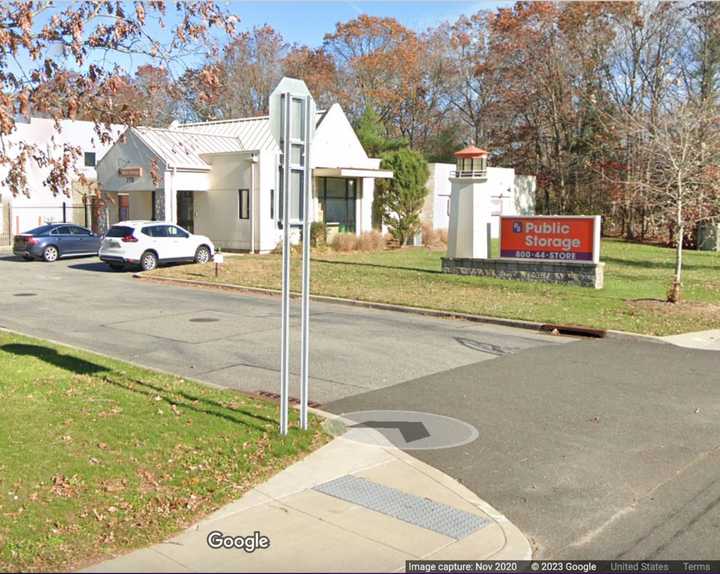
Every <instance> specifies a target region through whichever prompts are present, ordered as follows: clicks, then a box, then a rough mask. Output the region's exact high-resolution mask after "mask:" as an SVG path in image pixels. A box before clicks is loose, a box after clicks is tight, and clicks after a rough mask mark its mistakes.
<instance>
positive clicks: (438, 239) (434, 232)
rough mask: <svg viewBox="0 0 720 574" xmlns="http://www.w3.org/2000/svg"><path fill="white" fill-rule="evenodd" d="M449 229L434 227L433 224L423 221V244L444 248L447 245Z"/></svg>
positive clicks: (430, 247) (429, 246)
mask: <svg viewBox="0 0 720 574" xmlns="http://www.w3.org/2000/svg"><path fill="white" fill-rule="evenodd" d="M447 238H448V233H447V229H433V226H432V224H430V223H423V226H422V244H423V245H424V246H425V247H428V248H429V249H442V248H443V247H446V246H447Z"/></svg>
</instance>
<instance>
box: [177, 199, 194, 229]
mask: <svg viewBox="0 0 720 574" xmlns="http://www.w3.org/2000/svg"><path fill="white" fill-rule="evenodd" d="M194 211H195V209H194V206H193V192H192V191H187V190H180V191H178V192H177V224H178V225H179V226H180V227H182V228H183V229H187V230H188V231H189V232H190V233H195V230H194V223H195V218H194V217H193V215H194Z"/></svg>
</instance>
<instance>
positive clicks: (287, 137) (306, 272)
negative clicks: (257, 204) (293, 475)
mask: <svg viewBox="0 0 720 574" xmlns="http://www.w3.org/2000/svg"><path fill="white" fill-rule="evenodd" d="M314 128H315V103H314V101H313V99H312V96H311V95H310V92H309V90H308V89H307V86H306V85H305V83H304V82H302V81H301V80H295V79H293V78H283V79H282V80H281V81H280V83H279V84H278V86H277V87H276V88H275V90H274V91H273V93H272V94H271V96H270V129H271V130H272V133H273V136H274V137H275V139H276V141H277V142H278V145H279V146H280V149H281V153H282V161H281V165H282V169H281V171H282V176H281V180H282V181H281V190H282V228H283V258H282V320H281V337H280V434H283V435H285V434H287V432H288V403H289V389H290V228H291V226H292V225H296V226H301V228H302V243H303V256H302V310H301V326H300V344H301V355H300V356H301V365H300V426H301V427H302V428H303V429H307V423H308V420H307V419H308V414H307V408H308V396H309V388H308V386H309V369H310V222H311V220H312V215H311V207H312V201H311V195H312V165H311V164H310V144H311V142H312V138H313V132H314ZM293 209H296V213H293Z"/></svg>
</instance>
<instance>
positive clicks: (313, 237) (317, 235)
mask: <svg viewBox="0 0 720 574" xmlns="http://www.w3.org/2000/svg"><path fill="white" fill-rule="evenodd" d="M310 245H312V246H313V247H324V246H325V245H327V229H326V227H325V224H324V223H322V222H320V221H314V222H313V223H311V224H310Z"/></svg>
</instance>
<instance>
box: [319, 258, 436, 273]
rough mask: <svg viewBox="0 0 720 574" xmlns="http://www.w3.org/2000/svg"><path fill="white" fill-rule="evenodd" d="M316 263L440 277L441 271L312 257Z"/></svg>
mask: <svg viewBox="0 0 720 574" xmlns="http://www.w3.org/2000/svg"><path fill="white" fill-rule="evenodd" d="M312 260H313V261H315V262H317V263H330V264H331V265H357V266H360V267H376V268H378V269H395V270H398V271H418V272H420V273H435V274H440V275H442V270H441V269H423V268H422V267H405V266H403V265H382V264H380V263H362V262H360V261H336V260H334V259H319V258H315V257H313V259H312Z"/></svg>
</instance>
